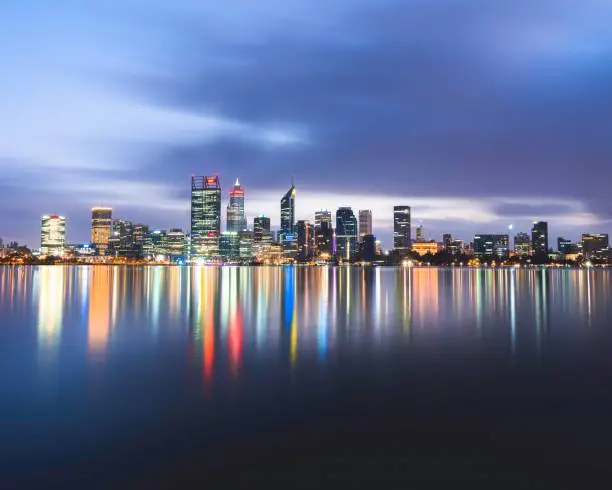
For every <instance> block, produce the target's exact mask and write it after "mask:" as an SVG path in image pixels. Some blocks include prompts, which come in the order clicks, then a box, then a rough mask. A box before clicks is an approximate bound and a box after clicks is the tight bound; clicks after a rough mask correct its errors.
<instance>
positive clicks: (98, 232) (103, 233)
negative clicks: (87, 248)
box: [91, 207, 113, 255]
mask: <svg viewBox="0 0 612 490" xmlns="http://www.w3.org/2000/svg"><path fill="white" fill-rule="evenodd" d="M112 226H113V210H112V209H111V208H104V207H100V208H93V209H92V210H91V243H92V244H93V245H94V246H95V247H96V250H97V252H98V254H99V255H106V251H107V249H108V240H109V239H110V236H111V233H112Z"/></svg>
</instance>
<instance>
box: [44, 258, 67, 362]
mask: <svg viewBox="0 0 612 490" xmlns="http://www.w3.org/2000/svg"><path fill="white" fill-rule="evenodd" d="M64 275H65V268H64V267H59V266H43V267H41V268H40V270H39V288H38V348H39V349H40V351H41V354H42V355H43V356H44V357H52V356H54V355H55V354H56V353H57V348H58V345H59V341H60V337H61V333H62V321H63V314H64Z"/></svg>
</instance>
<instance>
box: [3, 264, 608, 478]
mask: <svg viewBox="0 0 612 490" xmlns="http://www.w3.org/2000/svg"><path fill="white" fill-rule="evenodd" d="M611 294H612V273H609V272H606V271H601V270H552V271H544V270H542V271H540V270H503V271H492V270H468V269H463V270H451V269H425V268H422V269H421V268H417V269H398V268H388V269H387V268H374V269H357V268H299V267H297V268H291V267H286V268H281V267H279V268H240V267H222V268H216V267H201V268H196V267H194V268H187V267H184V268H181V267H175V268H170V267H144V268H122V267H61V266H52V267H32V268H28V267H21V268H15V267H4V268H2V267H0V352H1V357H0V367H1V370H0V388H1V399H0V417H1V420H0V428H1V438H0V456H1V459H0V461H1V462H2V463H1V464H2V466H1V470H2V473H1V475H2V479H0V483H6V484H7V485H10V484H12V485H15V487H21V488H24V487H23V485H26V486H28V487H30V488H35V487H38V486H40V487H42V486H45V485H52V484H53V485H61V486H63V487H64V488H67V487H68V486H70V485H74V486H75V488H78V487H81V488H83V485H85V486H87V487H88V488H91V487H93V486H95V485H99V487H100V488H117V487H118V486H120V485H121V484H128V485H132V484H135V483H134V482H141V481H144V482H146V481H147V478H149V479H150V481H149V482H148V483H144V484H145V485H150V484H151V482H153V483H155V482H156V481H158V480H157V478H158V476H157V472H159V478H162V477H164V475H168V474H172V475H176V474H177V473H181V474H186V473H188V472H190V471H193V468H194V467H195V466H198V465H202V464H203V463H202V461H204V460H206V458H207V457H208V456H207V455H215V457H216V458H217V459H216V460H215V461H216V463H215V464H216V465H217V466H215V467H214V468H212V467H211V468H212V469H209V470H206V471H209V472H211V471H213V470H214V471H219V468H225V467H227V468H228V471H230V472H231V471H234V472H236V471H242V470H244V467H242V466H241V465H243V464H246V461H247V460H253V458H256V457H257V456H258V455H259V456H261V457H262V460H263V458H265V456H264V454H265V451H266V450H269V451H272V452H270V454H271V455H274V456H271V457H278V455H281V456H282V457H286V458H287V459H286V464H290V463H291V461H292V460H290V457H289V456H287V454H290V453H291V451H292V450H295V446H300V447H301V448H308V447H312V448H313V452H315V453H318V452H320V450H321V448H322V447H323V448H324V447H326V446H328V442H329V443H331V445H330V446H329V447H330V448H331V447H334V449H333V454H336V455H337V454H341V453H342V451H345V450H346V449H347V448H350V447H351V446H352V447H353V448H356V447H359V448H361V449H362V450H363V451H362V453H363V454H365V452H367V451H368V450H369V449H368V448H373V447H377V448H379V449H377V450H376V451H377V452H376V454H382V453H381V451H383V452H384V451H386V453H385V454H390V455H392V456H394V457H395V456H398V455H408V454H410V455H412V456H414V455H417V456H416V457H417V458H418V457H419V455H423V454H430V456H431V457H430V456H428V458H430V459H426V464H430V463H431V462H432V461H433V460H432V459H431V458H434V459H435V458H437V457H438V456H439V454H440V451H443V452H444V451H446V450H447V449H448V450H449V451H450V453H449V454H450V456H449V458H451V457H454V456H452V454H455V453H456V454H471V455H473V457H472V456H470V457H472V459H471V460H470V461H472V463H470V464H472V466H473V464H476V463H473V462H474V461H476V462H478V464H484V465H485V466H486V468H488V469H487V470H486V471H490V472H498V473H499V472H504V471H506V472H508V471H510V473H512V471H513V470H512V469H508V468H506V467H505V466H504V465H503V464H501V463H499V461H502V460H504V458H506V456H508V455H510V456H511V457H514V456H516V457H519V456H521V455H522V457H523V458H524V461H523V463H521V464H522V466H521V465H518V466H516V471H517V472H518V473H520V474H521V475H522V474H524V475H527V476H525V478H526V479H527V480H526V481H529V482H531V483H533V482H534V481H535V479H537V478H540V477H546V476H547V475H549V474H550V473H547V472H548V471H549V470H550V471H555V472H557V473H558V472H559V471H560V470H559V469H558V468H560V467H562V468H567V469H572V468H573V469H575V470H576V472H577V473H580V472H586V473H588V474H591V473H592V474H596V473H597V472H598V471H603V470H607V469H608V463H607V458H604V455H605V454H610V451H611V450H612V442H610V441H612V434H611V433H610V429H609V428H608V426H609V425H612V424H611V423H610V422H609V419H610V417H611V415H610V413H612V412H611V410H612V395H611V392H610V386H611V384H612V301H610V300H611V299H612V296H611ZM334 431H341V434H342V435H338V434H340V432H334ZM312 433H321V434H323V435H321V437H323V438H325V437H328V440H326V439H322V440H321V441H319V443H318V444H319V445H318V446H317V443H314V442H312V441H310V439H308V440H307V439H305V438H307V437H311V434H312ZM305 434H308V436H306V435H305ZM390 434H394V435H395V436H396V437H397V439H398V441H401V442H398V446H397V447H396V446H393V447H394V448H395V449H393V448H389V447H387V446H385V444H387V443H388V441H389V439H390V437H389V435H390ZM400 434H401V436H400ZM283 437H284V438H286V440H285V442H283ZM377 437H378V439H377ZM272 439H274V440H275V441H277V442H275V443H274V444H277V446H275V448H274V449H270V448H268V449H261V448H260V447H259V446H258V444H260V443H262V441H269V440H272ZM342 440H344V441H346V444H345V445H344V446H343V445H342V444H341V443H340V442H339V441H342ZM407 441H414V446H415V447H411V446H410V445H409V444H408V442H407ZM360 443H361V444H362V446H359V444H360ZM283 444H284V445H283ZM308 444H311V445H310V446H309V445H308ZM333 444H337V446H333ZM407 444H408V445H407ZM429 445H431V447H429ZM465 445H467V446H466V447H464V446H465ZM383 446H384V447H383ZM400 446H401V447H400ZM417 446H418V448H417ZM266 447H267V446H266ZM428 447H429V449H428ZM219 448H223V456H220V455H219V454H221V451H220V449H219ZM449 448H450V449H449ZM452 448H454V449H452ZM451 449H452V450H451ZM260 450H261V451H263V452H261V453H259V451H260ZM303 450H304V451H306V450H307V449H303ZM351 450H352V449H351ZM238 451H240V452H238ZM355 451H357V452H355V453H354V454H353V457H354V459H355V461H358V458H359V457H360V455H361V456H363V454H361V453H358V450H357V449H355ZM364 451H365V452H364ZM427 451H429V452H427ZM453 451H454V452H453ZM532 452H533V457H534V458H536V459H537V458H540V459H539V460H538V462H539V465H540V470H541V471H540V472H539V473H538V472H536V473H529V471H531V470H532V468H530V467H529V465H530V462H531V463H533V462H534V459H533V458H532ZM451 453H452V454H451ZM196 454H201V455H202V458H200V459H199V460H198V462H197V463H195V462H194V461H193V458H194V455H196ZM234 454H236V456H234ZM308 454H310V453H308ZM330 454H332V450H331V449H330ZM445 454H446V453H445ZM538 455H539V456H538ZM234 457H235V458H237V459H233V458H234ZM296 457H298V456H296ZM300 457H301V456H300ZM479 458H480V459H479ZM483 458H484V459H483ZM487 458H488V459H487ZM491 458H492V459H491ZM495 458H497V459H495ZM349 459H350V458H349ZM547 459H548V460H550V461H551V464H552V465H553V466H550V468H549V469H548V470H547V469H546V468H544V466H545V461H546V460H547ZM278 461H280V460H278ZM283 461H285V460H283ZM363 461H366V462H372V461H374V460H373V459H372V457H370V456H368V457H365V459H363ZM388 461H389V460H388V459H385V462H384V464H383V463H380V464H383V466H380V467H377V468H379V469H378V470H377V471H379V472H380V474H386V473H387V472H388V469H385V468H386V466H384V465H385V464H389V463H388ZM411 461H414V457H411ZM435 461H438V460H437V459H436V460H435ZM435 461H434V462H435ZM445 461H446V460H445ZM453 461H454V460H453ZM462 461H463V460H462ZM489 463H490V464H489ZM262 464H263V463H262ZM265 464H267V465H268V466H270V465H271V463H270V461H267V462H266V463H265ZM283 464H285V463H283ZM313 464H315V463H313ZM338 464H340V463H338ZM350 464H351V463H349V462H347V461H346V460H342V463H341V465H349V466H350ZM404 464H408V463H406V462H405V461H404V460H401V458H400V459H399V460H398V462H397V464H396V466H394V468H395V470H394V471H397V468H398V467H400V468H402V467H403V466H402V465H404ZM419 464H420V463H419ZM424 464H425V463H424ZM436 464H437V463H436ZM444 464H446V463H444ZM449 464H450V463H449ZM452 464H453V465H454V466H452V468H454V469H452V470H448V471H450V472H451V473H452V472H453V471H454V472H455V473H452V474H454V475H455V474H458V473H456V471H459V470H458V469H457V468H464V467H465V465H464V463H461V464H455V463H452ZM487 465H488V466H487ZM496 465H497V466H496ZM572 465H573V466H572ZM198 467H200V466H198ZM263 467H264V466H258V468H260V469H261V468H263ZM383 467H384V468H383ZM380 468H383V469H382V470H381V469H380ZM554 468H557V469H554ZM244 471H246V470H244ZM258 471H259V470H258ZM462 471H463V470H462ZM462 474H463V473H462ZM230 476H231V475H230ZM379 478H380V476H379ZM453 478H454V477H453ZM563 481H566V480H563ZM567 481H569V480H567ZM1 486H2V485H0V487H1ZM149 488H151V487H150V486H149ZM559 488H561V487H559Z"/></svg>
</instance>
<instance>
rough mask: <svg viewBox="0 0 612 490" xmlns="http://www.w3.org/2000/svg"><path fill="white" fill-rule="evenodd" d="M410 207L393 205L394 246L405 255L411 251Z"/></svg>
mask: <svg viewBox="0 0 612 490" xmlns="http://www.w3.org/2000/svg"><path fill="white" fill-rule="evenodd" d="M410 241H411V234H410V207H409V206H394V207H393V248H394V249H395V250H396V251H397V252H398V253H399V254H400V255H404V254H406V253H407V252H408V251H410Z"/></svg>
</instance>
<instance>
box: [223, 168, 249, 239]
mask: <svg viewBox="0 0 612 490" xmlns="http://www.w3.org/2000/svg"><path fill="white" fill-rule="evenodd" d="M246 228H247V221H246V215H245V214H244V189H243V188H242V186H241V185H240V180H238V179H236V182H234V187H232V188H231V189H230V192H229V202H228V204H227V227H226V229H227V231H243V230H246Z"/></svg>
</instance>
